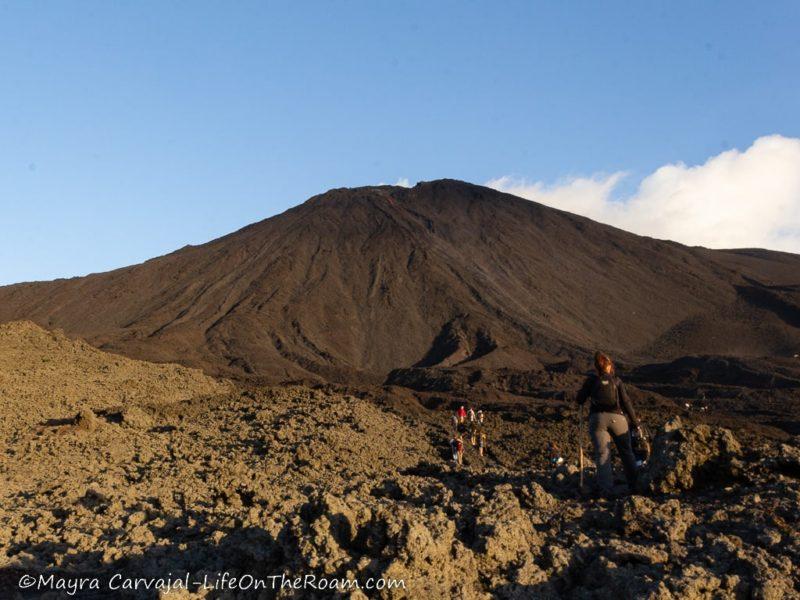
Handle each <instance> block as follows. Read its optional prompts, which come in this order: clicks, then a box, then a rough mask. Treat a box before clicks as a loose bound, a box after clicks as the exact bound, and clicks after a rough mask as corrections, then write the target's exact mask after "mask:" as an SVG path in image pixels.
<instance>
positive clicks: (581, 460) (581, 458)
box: [578, 405, 583, 492]
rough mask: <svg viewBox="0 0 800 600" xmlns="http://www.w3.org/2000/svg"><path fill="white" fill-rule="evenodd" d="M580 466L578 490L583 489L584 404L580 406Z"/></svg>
mask: <svg viewBox="0 0 800 600" xmlns="http://www.w3.org/2000/svg"><path fill="white" fill-rule="evenodd" d="M578 468H579V469H580V483H579V484H578V485H579V489H578V491H580V492H582V491H583V406H580V405H579V406H578Z"/></svg>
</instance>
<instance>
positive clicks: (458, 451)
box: [450, 435, 464, 465]
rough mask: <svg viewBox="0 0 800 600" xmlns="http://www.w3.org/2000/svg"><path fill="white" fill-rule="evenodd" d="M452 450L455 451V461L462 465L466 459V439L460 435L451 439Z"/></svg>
mask: <svg viewBox="0 0 800 600" xmlns="http://www.w3.org/2000/svg"><path fill="white" fill-rule="evenodd" d="M450 450H451V451H452V453H453V462H454V463H456V464H457V465H460V464H461V463H462V462H463V461H464V440H463V439H462V438H461V436H460V435H456V436H454V437H453V439H452V440H450Z"/></svg>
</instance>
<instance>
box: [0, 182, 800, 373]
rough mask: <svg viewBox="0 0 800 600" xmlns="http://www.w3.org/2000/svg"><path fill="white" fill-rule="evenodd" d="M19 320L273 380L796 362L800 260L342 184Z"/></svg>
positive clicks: (22, 307)
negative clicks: (731, 360) (607, 362)
mask: <svg viewBox="0 0 800 600" xmlns="http://www.w3.org/2000/svg"><path fill="white" fill-rule="evenodd" d="M18 319H29V320H32V321H34V322H36V323H38V324H39V325H42V326H44V327H46V328H50V329H52V328H60V329H63V330H64V331H65V332H66V333H67V334H69V335H74V336H80V337H82V338H85V339H86V340H88V341H89V342H90V343H92V344H94V345H96V346H98V347H100V348H102V349H104V350H109V351H112V352H116V353H121V354H125V355H129V356H132V357H134V358H140V359H147V360H151V361H162V362H163V361H173V362H180V363H183V364H186V365H190V366H195V367H200V368H203V369H204V370H206V371H207V372H209V373H211V374H215V375H227V376H240V377H250V378H258V379H260V380H264V381H269V382H282V381H289V380H297V379H316V380H328V381H340V382H349V381H372V382H380V381H383V380H384V379H385V377H386V375H387V373H389V372H390V371H391V370H392V369H396V368H408V367H458V366H463V365H481V366H482V367H486V368H494V367H498V368H499V367H504V366H511V367H514V368H534V367H535V365H541V364H542V363H547V362H550V363H553V362H555V361H558V360H563V358H565V357H585V356H587V355H588V353H590V352H591V351H592V350H594V349H595V348H598V347H600V348H603V349H605V350H607V351H609V352H612V353H614V354H615V355H617V356H620V357H623V358H625V359H627V360H631V361H647V360H674V359H676V358H678V357H680V356H683V355H688V354H725V355H733V356H740V357H747V356H791V355H793V354H795V353H796V352H797V351H798V349H799V348H800V256H798V255H793V254H787V253H780V252H770V251H765V250H708V249H705V248H694V247H686V246H683V245H680V244H677V243H674V242H669V241H661V240H656V239H651V238H647V237H641V236H637V235H634V234H631V233H627V232H625V231H621V230H619V229H616V228H614V227H610V226H607V225H603V224H600V223H597V222H594V221H591V220H589V219H586V218H583V217H580V216H576V215H573V214H570V213H567V212H563V211H560V210H556V209H553V208H549V207H545V206H543V205H541V204H537V203H535V202H531V201H528V200H523V199H521V198H517V197H515V196H512V195H509V194H504V193H501V192H498V191H495V190H492V189H489V188H485V187H481V186H476V185H471V184H468V183H464V182H460V181H453V180H439V181H433V182H425V183H419V184H417V185H416V186H415V187H413V188H401V187H392V186H375V187H364V188H355V189H334V190H331V191H329V192H327V193H324V194H321V195H319V196H315V197H313V198H311V199H309V200H308V201H306V202H305V203H303V204H301V205H299V206H297V207H295V208H292V209H290V210H288V211H286V212H284V213H282V214H280V215H277V216H274V217H271V218H269V219H266V220H264V221H261V222H258V223H255V224H253V225H250V226H248V227H245V228H243V229H241V230H239V231H237V232H235V233H232V234H230V235H227V236H225V237H222V238H219V239H217V240H214V241H211V242H208V243H206V244H203V245H201V246H187V247H185V248H182V249H180V250H178V251H176V252H173V253H171V254H168V255H166V256H162V257H159V258H155V259H152V260H149V261H147V262H145V263H142V264H140V265H135V266H131V267H126V268H122V269H118V270H115V271H111V272H107V273H99V274H93V275H89V276H87V277H79V278H73V279H65V280H56V281H52V282H36V283H21V284H16V285H11V286H5V287H2V288H0V321H10V320H18Z"/></svg>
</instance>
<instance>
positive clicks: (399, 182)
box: [378, 177, 411, 188]
mask: <svg viewBox="0 0 800 600" xmlns="http://www.w3.org/2000/svg"><path fill="white" fill-rule="evenodd" d="M378 185H390V184H388V183H386V182H385V181H381V182H380V183H379V184H378ZM391 185H394V186H398V187H404V188H410V187H411V182H410V181H409V180H408V177H401V178H400V179H398V180H397V181H395V182H394V183H392V184H391Z"/></svg>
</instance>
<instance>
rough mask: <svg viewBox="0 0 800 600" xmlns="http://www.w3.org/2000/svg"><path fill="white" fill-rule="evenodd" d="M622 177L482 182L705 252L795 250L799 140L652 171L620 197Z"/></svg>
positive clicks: (776, 140)
mask: <svg viewBox="0 0 800 600" xmlns="http://www.w3.org/2000/svg"><path fill="white" fill-rule="evenodd" d="M625 176H626V174H625V173H623V172H618V173H612V174H610V175H595V176H592V177H577V178H572V179H569V180H565V181H561V182H558V183H556V184H553V185H546V184H543V183H541V182H530V181H527V180H525V179H518V178H513V177H500V178H497V179H493V180H491V181H489V182H488V183H487V184H486V185H487V186H489V187H492V188H495V189H498V190H501V191H504V192H509V193H511V194H515V195H517V196H521V197H523V198H528V199H530V200H535V201H536V202H541V203H542V204H547V205H549V206H553V207H556V208H560V209H563V210H567V211H570V212H574V213H577V214H581V215H584V216H587V217H589V218H591V219H594V220H597V221H601V222H603V223H608V224H610V225H614V226H616V227H620V228H622V229H626V230H628V231H632V232H634V233H638V234H641V235H649V236H652V237H656V238H661V239H671V240H675V241H678V242H681V243H684V244H689V245H698V246H707V247H709V248H742V247H761V248H772V249H776V250H786V251H789V252H800V139H797V138H786V137H783V136H780V135H772V136H766V137H761V138H759V139H757V140H756V141H755V142H754V143H753V145H752V146H750V147H749V148H748V149H747V150H745V151H744V152H740V151H738V150H729V151H726V152H723V153H721V154H718V155H717V156H713V157H711V158H709V159H708V160H707V161H706V162H705V163H704V164H702V165H697V166H687V165H685V164H683V163H676V164H670V165H665V166H663V167H660V168H659V169H657V170H656V171H654V172H653V173H651V174H650V175H648V176H647V177H645V178H644V179H643V180H642V181H641V183H640V184H639V187H638V189H637V190H636V192H635V193H634V194H633V195H632V196H630V197H627V198H620V197H615V195H614V192H615V189H616V187H617V185H618V184H619V182H620V181H621V180H622V179H623V178H624V177H625Z"/></svg>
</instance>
